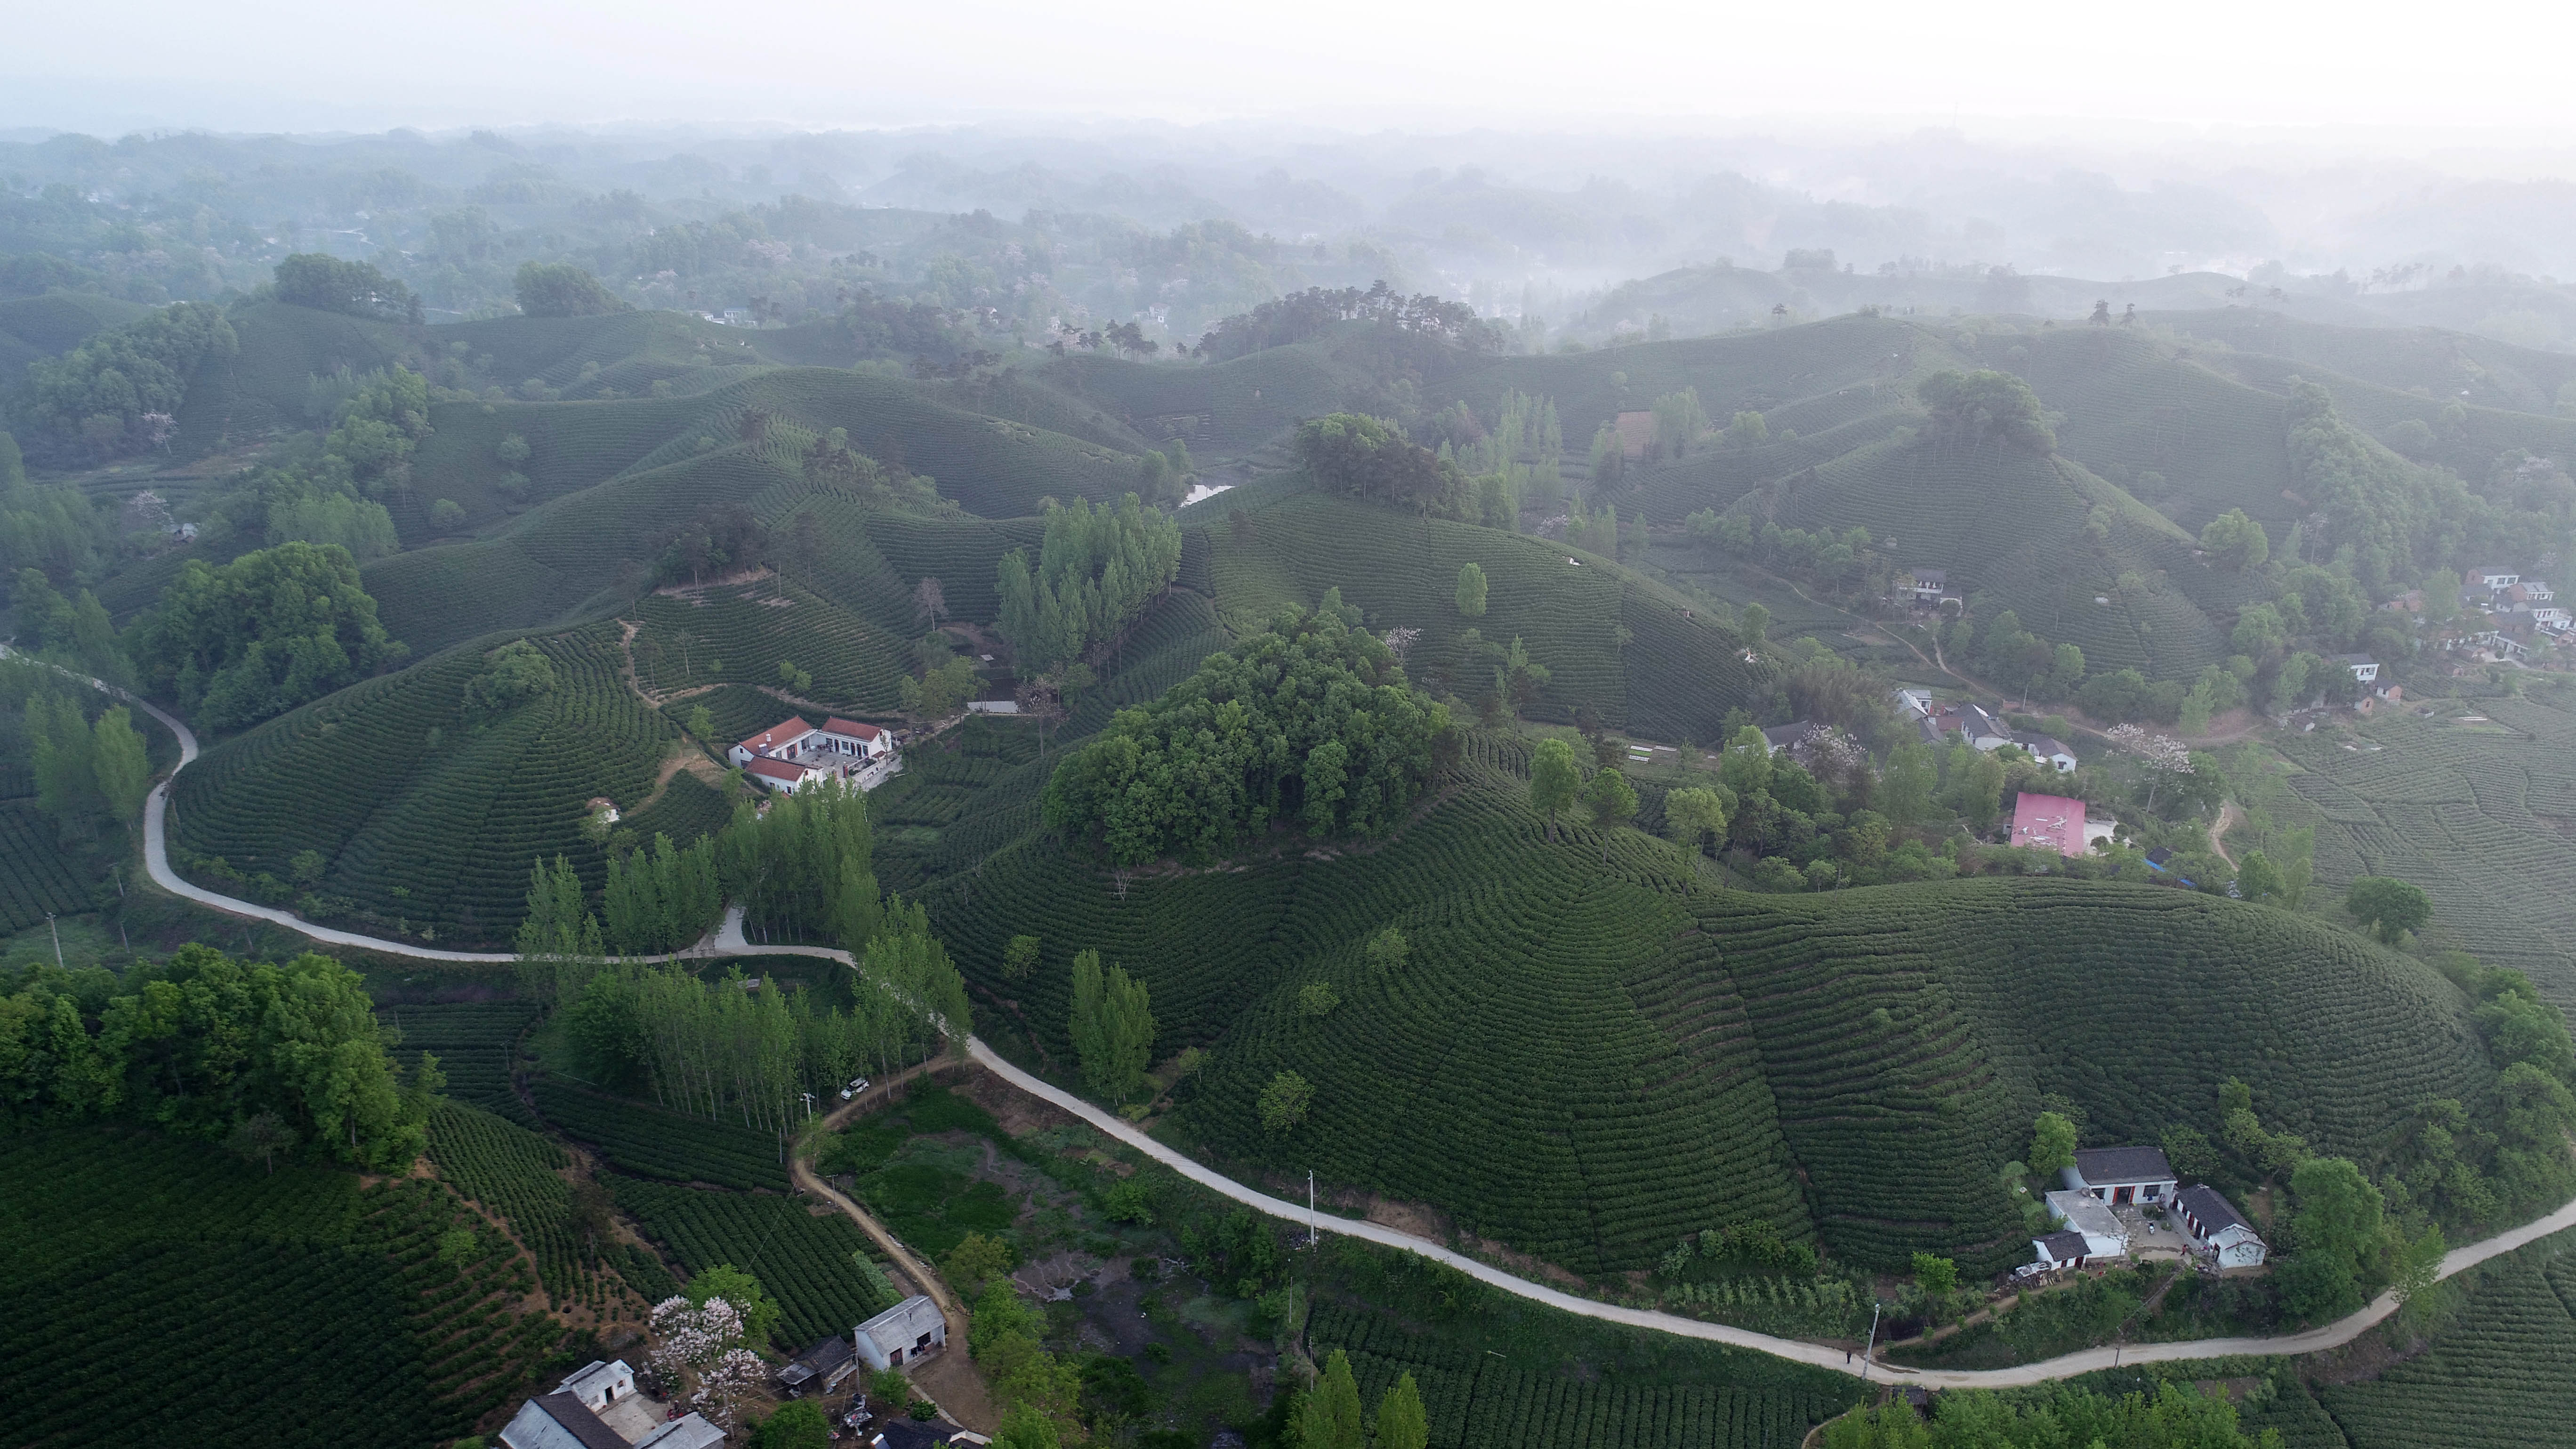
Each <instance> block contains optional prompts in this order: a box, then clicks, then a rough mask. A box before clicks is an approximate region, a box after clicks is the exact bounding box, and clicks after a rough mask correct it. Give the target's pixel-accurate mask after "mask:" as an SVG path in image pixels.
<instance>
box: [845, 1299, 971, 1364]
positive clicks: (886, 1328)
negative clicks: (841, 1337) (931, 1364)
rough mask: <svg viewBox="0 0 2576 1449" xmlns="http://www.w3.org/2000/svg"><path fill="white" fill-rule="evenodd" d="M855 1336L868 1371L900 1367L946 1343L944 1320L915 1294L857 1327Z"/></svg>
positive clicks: (946, 1326) (933, 1305) (942, 1315)
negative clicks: (870, 1369)
mask: <svg viewBox="0 0 2576 1449" xmlns="http://www.w3.org/2000/svg"><path fill="white" fill-rule="evenodd" d="M856 1337H857V1342H858V1349H859V1357H861V1358H863V1359H865V1360H867V1364H868V1367H869V1368H872V1369H884V1368H900V1367H902V1366H903V1365H904V1364H906V1363H908V1362H911V1361H912V1360H914V1359H918V1358H920V1357H921V1356H923V1355H924V1354H927V1353H929V1352H931V1351H932V1350H933V1349H936V1348H938V1347H940V1346H941V1345H943V1344H945V1343H947V1342H948V1318H947V1316H946V1315H945V1314H942V1313H941V1312H940V1311H939V1305H938V1304H936V1303H933V1302H931V1301H930V1300H929V1299H928V1298H925V1297H923V1296H922V1295H920V1294H918V1293H916V1294H914V1295H913V1296H911V1297H910V1298H907V1299H905V1300H903V1301H902V1302H901V1303H898V1304H896V1305H895V1306H893V1307H892V1308H889V1309H887V1310H886V1311H885V1312H883V1313H880V1314H878V1315H877V1316H876V1317H874V1318H871V1319H869V1320H868V1321H867V1322H865V1323H862V1324H860V1325H859V1328H858V1333H857V1335H856Z"/></svg>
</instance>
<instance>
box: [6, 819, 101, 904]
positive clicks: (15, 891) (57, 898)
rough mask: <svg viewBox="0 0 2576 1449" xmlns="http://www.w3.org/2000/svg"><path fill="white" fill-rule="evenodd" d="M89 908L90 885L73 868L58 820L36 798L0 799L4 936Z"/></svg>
mask: <svg viewBox="0 0 2576 1449" xmlns="http://www.w3.org/2000/svg"><path fill="white" fill-rule="evenodd" d="M89 909H91V902H90V889H89V884H88V883H87V882H86V881H83V880H82V879H81V878H80V876H79V874H78V873H76V872H75V871H74V870H73V869H72V858H71V857H70V856H69V854H68V853H67V852H65V851H64V849H63V847H62V829H61V827H60V826H58V825H56V824H55V823H54V817H52V816H50V815H47V814H46V813H45V812H43V811H42V810H39V809H37V808H36V802H35V801H34V800H33V799H19V800H0V934H15V933H17V932H19V931H23V930H25V929H27V928H28V927H29V926H35V925H41V924H43V922H44V919H45V917H46V916H47V915H48V914H60V915H69V914H71V913H73V912H75V911H85V910H89Z"/></svg>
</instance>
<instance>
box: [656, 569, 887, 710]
mask: <svg viewBox="0 0 2576 1449" xmlns="http://www.w3.org/2000/svg"><path fill="white" fill-rule="evenodd" d="M632 617H634V618H636V619H637V620H638V621H639V622H641V624H642V625H643V627H642V628H641V629H640V630H639V631H637V633H636V635H635V638H634V641H633V643H632V645H631V646H630V647H631V649H632V650H633V653H634V656H635V672H636V674H637V676H638V677H639V678H640V679H641V680H642V681H643V683H644V687H645V688H647V689H650V690H653V691H655V692H656V693H657V694H658V693H660V692H662V691H666V690H673V689H685V688H690V687H692V686H696V685H701V684H716V683H726V682H730V683H738V684H773V685H774V684H777V683H778V682H779V674H778V666H779V665H780V664H781V663H782V662H784V663H791V664H794V665H795V666H796V667H797V668H798V669H800V670H803V671H804V672H806V673H808V674H810V675H812V676H813V677H814V683H813V688H812V689H811V690H810V691H807V692H806V693H805V697H806V698H809V699H812V700H815V701H817V702H818V703H822V704H828V705H834V706H839V707H843V708H847V709H851V710H856V711H864V712H874V713H879V714H885V713H891V712H892V711H894V710H895V709H896V708H897V707H898V706H899V705H900V703H901V697H900V695H899V693H898V688H899V681H901V680H902V679H903V677H904V676H905V674H907V673H908V672H910V668H911V659H910V657H909V656H908V655H907V654H906V653H905V652H904V643H905V640H904V639H903V638H901V637H899V636H896V635H892V634H890V633H888V632H887V631H886V630H885V629H884V628H882V627H880V626H878V625H876V624H873V623H870V622H868V621H866V620H864V619H861V618H859V617H858V616H856V615H854V614H852V613H850V612H849V611H848V610H846V609H842V608H838V607H836V606H834V605H832V604H829V603H826V602H824V601H823V600H821V599H819V598H816V597H815V596H814V595H813V594H811V593H809V592H807V591H806V590H805V589H804V588H802V587H800V586H799V585H797V584H796V583H795V582H794V581H792V580H788V579H781V578H778V577H777V576H775V575H771V576H768V577H765V578H760V579H755V580H752V581H750V582H748V583H739V584H715V585H710V586H707V587H704V588H695V589H688V590H685V591H678V592H659V593H654V594H650V595H647V596H646V597H645V598H644V600H643V601H642V602H641V603H640V604H638V605H637V606H636V608H635V609H634V610H633V611H632ZM771 723H776V721H774V720H773V721H771Z"/></svg>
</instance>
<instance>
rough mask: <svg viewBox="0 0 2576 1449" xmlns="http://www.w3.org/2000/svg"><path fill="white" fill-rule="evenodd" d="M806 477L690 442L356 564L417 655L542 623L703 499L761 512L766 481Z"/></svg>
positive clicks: (630, 564) (607, 580) (639, 555)
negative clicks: (470, 536)
mask: <svg viewBox="0 0 2576 1449" xmlns="http://www.w3.org/2000/svg"><path fill="white" fill-rule="evenodd" d="M580 406H601V405H599V404H581V405H580ZM804 488H805V483H804V480H803V479H801V478H799V477H797V476H796V475H794V474H792V473H790V472H788V471H786V470H784V469H782V468H780V467H779V466H778V465H777V464H775V463H772V462H770V461H768V460H767V459H765V458H761V457H758V456H755V455H754V454H753V453H752V452H751V451H750V450H749V449H747V448H744V447H742V446H740V445H738V444H728V445H726V446H723V447H719V448H716V449H714V450H713V451H710V452H706V453H694V452H693V453H690V454H687V455H685V456H683V457H680V458H678V459H675V460H674V461H671V462H669V463H667V464H664V465H661V466H658V467H654V468H651V469H648V470H645V471H642V472H634V473H628V474H624V475H622V476H620V477H618V478H616V479H614V480H612V481H610V482H608V483H604V484H600V485H598V486H595V487H590V488H585V489H582V490H581V491H579V492H577V493H571V494H567V495H565V496H563V497H561V498H557V499H555V500H554V501H552V502H550V503H546V504H544V505H542V506H540V507H537V508H533V509H531V510H529V511H528V512H527V513H526V514H524V515H522V516H521V517H520V518H519V519H518V520H517V521H516V522H514V523H512V524H511V525H510V526H509V528H508V530H507V531H506V532H502V533H498V534H495V535H493V536H492V537H490V538H482V539H476V540H474V541H472V542H469V543H451V544H442V545H440V546H438V547H436V548H424V549H415V550H413V551H412V552H409V553H398V554H395V555H393V556H392V557H391V558H385V559H379V560H377V561H376V562H374V563H371V564H369V565H367V566H366V569H365V570H364V576H365V579H366V586H367V592H368V593H370V594H372V595H374V596H375V599H376V606H377V614H378V616H379V617H381V618H382V619H383V620H384V624H385V628H386V629H387V630H388V631H390V632H391V633H392V634H393V636H394V637H395V638H397V639H400V640H402V641H403V642H404V643H406V644H409V645H410V646H411V647H412V650H413V652H414V653H418V654H426V653H429V652H430V651H432V650H436V649H443V648H445V647H446V646H448V645H450V644H454V643H456V642H458V641H460V640H464V639H471V638H473V637H475V636H476V635H478V634H486V633H490V632H492V631H493V630H496V629H525V628H535V627H539V626H543V625H547V624H551V623H554V622H555V621H556V620H558V619H560V618H562V617H563V616H564V615H565V614H566V613H568V612H570V611H571V610H573V609H575V608H577V607H579V606H580V605H582V604H583V603H585V602H587V601H589V600H591V599H593V598H594V597H600V596H602V595H603V594H604V593H605V592H606V591H612V590H618V589H619V588H620V585H621V583H623V584H624V585H625V586H626V587H628V588H631V587H632V586H633V585H634V584H635V583H637V582H640V580H641V577H642V575H641V573H640V572H639V571H640V570H641V569H642V568H643V567H644V566H645V565H648V564H649V563H650V562H651V561H652V559H653V557H654V554H655V552H656V550H657V548H658V546H659V543H660V541H661V540H662V539H663V538H665V537H666V536H667V535H668V534H669V533H670V532H671V531H672V530H674V529H676V528H678V527H679V526H681V525H682V524H685V523H687V522H688V521H689V519H690V518H692V517H693V516H695V515H696V513H697V512H698V510H699V509H701V508H704V507H706V506H708V505H710V504H720V503H742V504H746V505H748V506H749V507H750V508H751V509H752V511H753V512H755V513H764V514H765V513H766V512H767V511H768V506H769V504H770V502H771V493H772V490H776V491H777V494H778V495H779V496H790V495H792V494H794V493H798V492H802V491H803V490H804ZM626 597H631V594H629V595H626ZM613 602H623V599H622V598H618V599H615V600H613Z"/></svg>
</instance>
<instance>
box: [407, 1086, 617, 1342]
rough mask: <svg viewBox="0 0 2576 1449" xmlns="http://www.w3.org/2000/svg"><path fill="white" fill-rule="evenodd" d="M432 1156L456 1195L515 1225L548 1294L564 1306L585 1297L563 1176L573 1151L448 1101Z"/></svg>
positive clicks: (433, 1124)
mask: <svg viewBox="0 0 2576 1449" xmlns="http://www.w3.org/2000/svg"><path fill="white" fill-rule="evenodd" d="M429 1156H430V1160H431V1161H433V1162H435V1163H437V1164H438V1171H439V1175H440V1176H441V1177H443V1178H445V1179H446V1180H447V1181H448V1183H449V1184H451V1185H452V1186H454V1187H455V1189H456V1190H457V1192H459V1193H460V1194H462V1195H463V1196H464V1197H466V1198H467V1199H468V1200H470V1201H473V1202H477V1203H480V1204H482V1205H483V1207H484V1208H486V1209H488V1210H489V1211H491V1212H493V1213H495V1214H498V1215H499V1216H501V1217H503V1218H506V1219H508V1220H509V1223H510V1226H511V1228H512V1229H513V1230H514V1231H516V1232H517V1233H518V1235H519V1241H520V1242H522V1243H525V1244H527V1247H528V1251H529V1252H530V1253H531V1254H533V1255H534V1256H535V1257H536V1260H537V1278H538V1281H540V1282H542V1283H543V1284H545V1287H546V1291H547V1292H548V1293H551V1294H553V1295H554V1296H555V1298H556V1300H557V1301H563V1300H565V1299H568V1298H570V1297H571V1296H572V1295H573V1294H574V1293H575V1292H576V1291H578V1289H579V1286H580V1279H581V1278H582V1276H583V1274H582V1271H581V1267H580V1263H579V1259H578V1255H577V1253H576V1250H575V1248H574V1244H573V1237H572V1230H571V1227H570V1225H569V1217H570V1214H571V1211H572V1187H571V1185H570V1184H569V1183H567V1182H565V1181H564V1179H563V1177H562V1176H561V1172H562V1170H563V1169H564V1168H566V1167H569V1166H571V1165H572V1155H571V1154H570V1153H567V1152H565V1151H564V1150H563V1149H562V1148H560V1147H557V1146H556V1145H555V1144H553V1143H551V1142H548V1141H547V1140H546V1139H544V1138H543V1137H540V1136H538V1135H537V1134H535V1133H534V1132H530V1131H528V1130H527V1129H526V1128H524V1127H518V1126H514V1125H512V1124H511V1123H508V1122H504V1121H502V1120H501V1119H500V1118H499V1117H496V1116H494V1115H492V1114H491V1113H489V1112H485V1111H482V1110H480V1109H479V1108H475V1107H468V1106H465V1105H463V1104H462V1103H458V1102H441V1103H439V1104H438V1105H437V1106H436V1107H435V1108H434V1109H432V1111H431V1113H430V1118H429Z"/></svg>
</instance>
